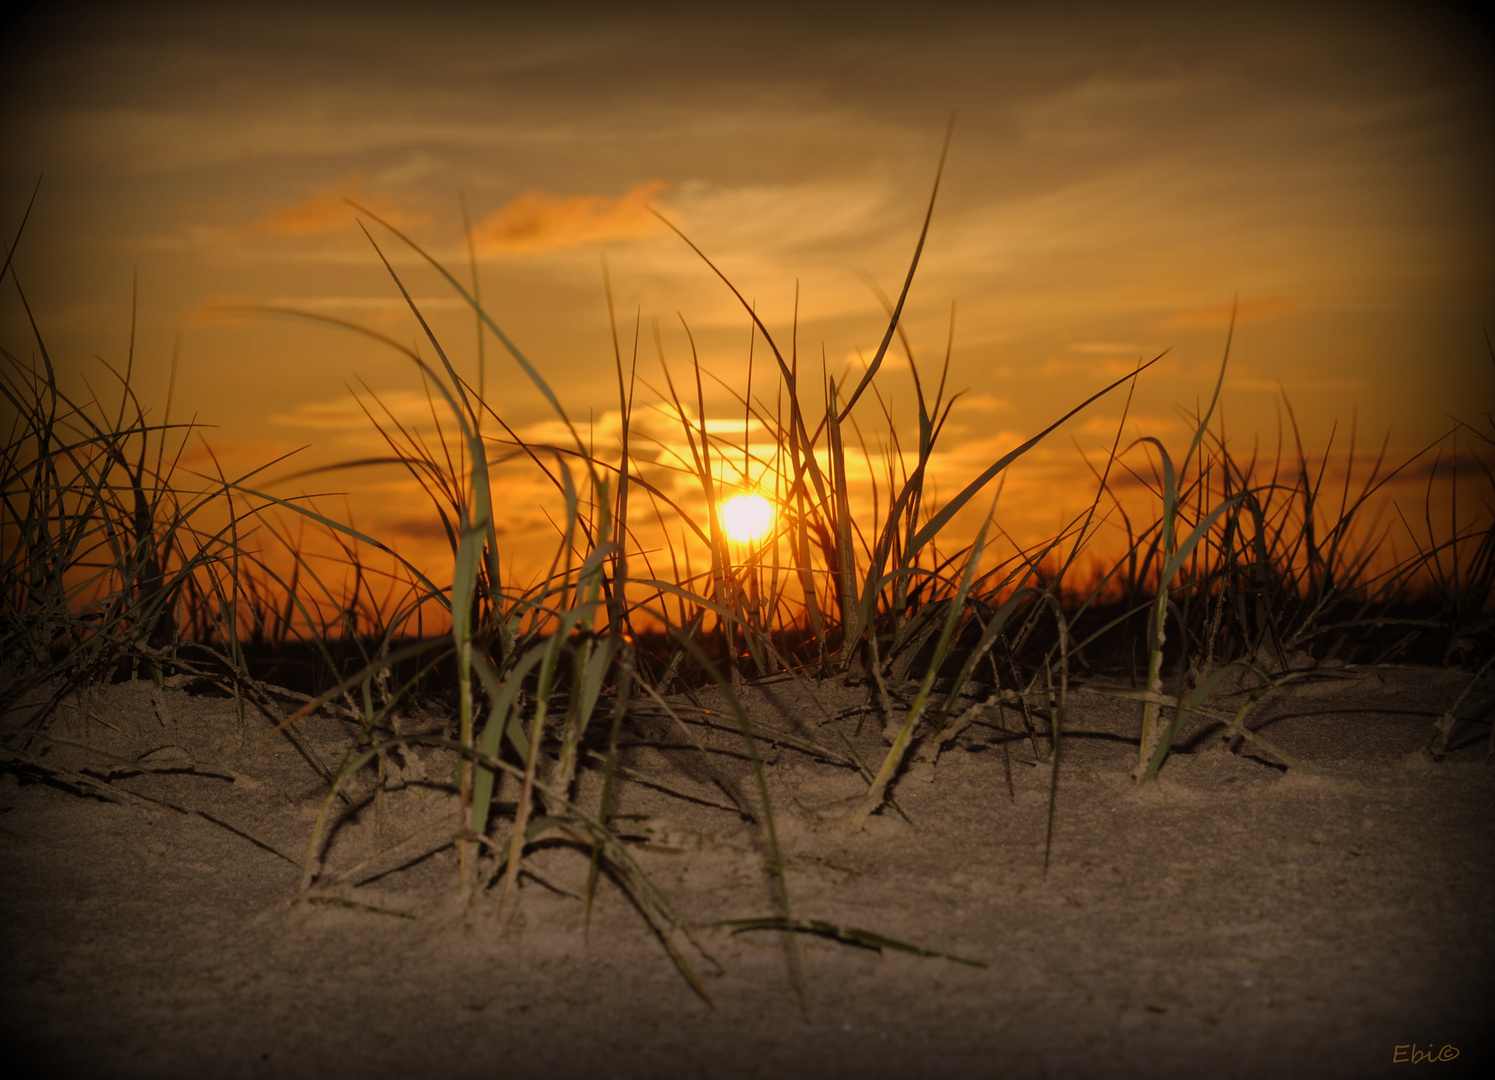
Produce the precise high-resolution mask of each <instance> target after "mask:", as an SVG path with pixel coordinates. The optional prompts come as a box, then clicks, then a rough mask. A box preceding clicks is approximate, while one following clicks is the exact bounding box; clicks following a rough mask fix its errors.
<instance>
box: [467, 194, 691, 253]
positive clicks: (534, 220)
mask: <svg viewBox="0 0 1495 1080" xmlns="http://www.w3.org/2000/svg"><path fill="white" fill-rule="evenodd" d="M664 190H665V184H664V182H663V181H660V180H650V181H648V182H646V183H642V184H635V185H634V186H633V187H632V188H630V189H629V190H628V192H627V194H624V195H620V196H616V197H613V196H607V195H551V194H548V193H546V192H543V191H526V192H525V193H524V194H523V195H520V196H519V197H518V198H516V199H514V200H513V201H511V202H509V203H507V204H506V205H504V206H502V207H500V208H499V209H497V210H495V211H494V212H493V213H491V214H489V215H488V216H487V217H486V218H484V219H483V220H482V221H481V222H480V223H479V224H478V225H477V226H476V227H475V228H474V229H473V239H474V241H475V243H476V245H477V248H478V250H479V251H482V252H484V253H509V252H531V251H555V250H557V249H559V248H568V247H577V246H579V245H582V244H603V243H608V242H610V241H616V240H633V239H636V238H639V237H643V236H647V235H649V234H651V233H653V232H655V231H656V230H659V229H661V228H662V226H661V225H660V224H659V221H658V220H657V219H656V218H655V217H654V215H653V214H651V213H649V211H648V204H649V202H650V200H651V199H653V198H655V197H657V196H658V195H659V194H661V193H662V192H663V191H664Z"/></svg>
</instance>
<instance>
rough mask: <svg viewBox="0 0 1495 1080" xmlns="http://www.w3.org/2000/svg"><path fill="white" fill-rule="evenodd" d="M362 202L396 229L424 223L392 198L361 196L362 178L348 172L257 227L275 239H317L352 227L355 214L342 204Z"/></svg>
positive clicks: (350, 208) (262, 220) (351, 209)
mask: <svg viewBox="0 0 1495 1080" xmlns="http://www.w3.org/2000/svg"><path fill="white" fill-rule="evenodd" d="M345 199H353V200H354V201H355V202H358V203H362V204H363V205H364V206H367V207H368V208H369V209H370V210H372V211H373V212H374V213H376V214H378V215H379V216H380V217H382V218H383V219H384V220H385V221H387V222H389V223H390V224H391V225H394V226H396V227H397V228H401V229H403V228H407V227H409V226H411V225H420V224H424V223H425V221H426V217H425V215H422V214H409V213H406V212H405V211H403V210H401V209H400V207H399V204H398V203H397V202H396V201H395V198H394V196H392V195H389V194H386V193H380V192H375V193H372V194H367V195H366V194H364V193H363V177H362V176H361V175H359V174H358V173H352V174H351V175H350V176H349V177H348V179H347V180H345V181H344V182H342V183H340V184H334V185H332V186H331V187H326V188H323V189H322V190H321V191H318V192H317V193H316V194H314V195H312V196H310V197H309V198H307V199H304V200H302V201H301V202H299V203H297V204H296V205H294V206H290V207H287V208H286V209H284V210H278V211H275V212H274V213H270V214H266V215H265V216H264V217H262V218H260V220H259V221H258V223H257V224H258V225H259V227H260V228H262V229H267V230H269V231H270V232H272V233H275V234H277V235H279V236H298V237H299V236H317V235H321V234H325V233H336V232H342V231H343V230H345V229H347V228H349V227H350V226H351V225H352V224H353V219H354V216H355V214H356V211H355V210H354V209H353V208H352V207H351V206H349V205H348V204H347V202H345V201H344V200H345Z"/></svg>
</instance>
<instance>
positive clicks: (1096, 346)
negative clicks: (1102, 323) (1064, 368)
mask: <svg viewBox="0 0 1495 1080" xmlns="http://www.w3.org/2000/svg"><path fill="white" fill-rule="evenodd" d="M1068 348H1069V351H1070V352H1077V353H1101V354H1103V355H1107V356H1109V355H1111V354H1113V353H1127V354H1134V353H1140V352H1141V351H1142V346H1140V345H1128V344H1126V343H1124V342H1115V341H1076V342H1072V343H1071V344H1070V345H1069V346H1068Z"/></svg>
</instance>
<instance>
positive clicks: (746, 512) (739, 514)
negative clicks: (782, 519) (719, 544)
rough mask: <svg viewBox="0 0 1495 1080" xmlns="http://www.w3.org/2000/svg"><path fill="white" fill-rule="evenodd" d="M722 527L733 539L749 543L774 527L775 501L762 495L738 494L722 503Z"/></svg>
mask: <svg viewBox="0 0 1495 1080" xmlns="http://www.w3.org/2000/svg"><path fill="white" fill-rule="evenodd" d="M722 527H723V528H725V529H726V530H727V535H728V536H729V537H731V538H732V539H733V540H737V541H739V542H741V543H744V544H747V543H751V542H752V541H754V540H759V539H761V538H762V537H764V536H765V535H767V533H768V530H769V529H771V528H773V503H771V502H769V501H768V500H767V499H765V498H764V497H763V496H762V495H737V496H735V497H733V498H731V499H728V500H727V501H726V502H724V503H723V504H722Z"/></svg>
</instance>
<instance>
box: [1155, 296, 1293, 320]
mask: <svg viewBox="0 0 1495 1080" xmlns="http://www.w3.org/2000/svg"><path fill="white" fill-rule="evenodd" d="M1297 310H1298V301H1297V299H1296V298H1295V297H1292V296H1287V295H1285V294H1284V293H1262V294H1261V295H1260V296H1252V297H1248V298H1246V299H1243V300H1242V301H1241V302H1240V304H1239V305H1238V306H1237V305H1234V304H1216V305H1214V306H1212V307H1201V308H1189V309H1188V310H1186V311H1178V312H1174V313H1173V314H1172V315H1169V316H1168V317H1167V318H1166V319H1164V320H1163V325H1164V326H1229V325H1230V315H1231V312H1232V311H1234V312H1235V319H1236V322H1245V321H1246V320H1247V319H1270V318H1273V317H1274V316H1278V315H1288V314H1291V313H1292V312H1294V311H1297Z"/></svg>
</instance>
